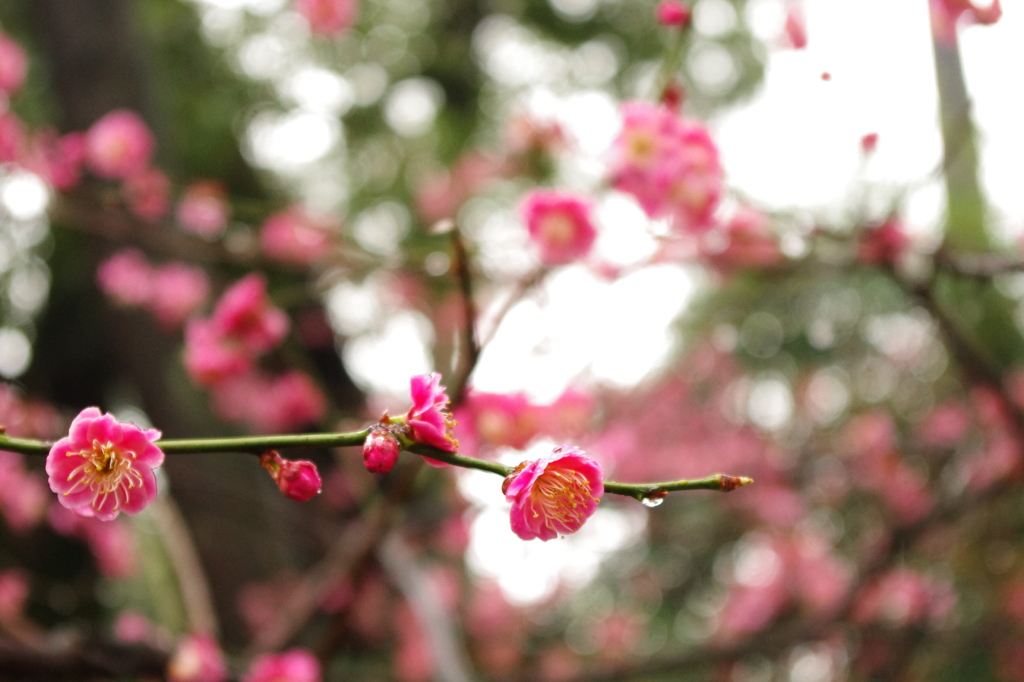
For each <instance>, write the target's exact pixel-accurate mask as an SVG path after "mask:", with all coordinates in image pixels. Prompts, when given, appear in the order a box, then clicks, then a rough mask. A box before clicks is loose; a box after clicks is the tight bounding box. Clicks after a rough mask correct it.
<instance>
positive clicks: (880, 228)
mask: <svg viewBox="0 0 1024 682" xmlns="http://www.w3.org/2000/svg"><path fill="white" fill-rule="evenodd" d="M909 247H910V237H909V236H907V233H906V232H905V231H904V229H903V224H902V223H901V222H900V221H899V220H898V219H896V218H890V219H889V220H886V221H885V222H884V223H882V224H881V225H877V226H874V227H869V228H867V229H866V230H864V232H863V233H862V234H861V237H860V244H859V245H858V248H857V257H858V258H860V260H861V261H862V262H864V263H868V264H870V265H895V264H897V263H898V262H899V261H900V259H901V258H902V257H903V254H905V253H906V251H907V249H908V248H909Z"/></svg>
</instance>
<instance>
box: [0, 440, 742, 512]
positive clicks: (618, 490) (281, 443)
mask: <svg viewBox="0 0 1024 682" xmlns="http://www.w3.org/2000/svg"><path fill="white" fill-rule="evenodd" d="M369 433H370V428H365V429H363V430H361V431H349V432H343V433H304V434H285V435H274V436H245V437H241V438H184V439H174V438H169V439H167V440H158V441H156V445H157V446H159V447H160V449H161V450H163V451H164V453H165V454H168V455H195V454H201V453H213V452H240V453H251V454H257V455H258V454H260V453H262V452H265V451H267V450H287V449H289V448H313V447H319V448H338V447H355V446H359V445H362V444H363V441H365V440H366V436H367V435H369ZM52 445H53V443H51V442H48V441H44V440H35V439H31V438H14V437H12V436H8V435H7V434H0V450H7V451H9V452H20V453H21V454H24V455H45V454H47V453H48V452H49V451H50V447H51V446H52ZM405 449H406V450H407V451H408V452H411V453H413V454H415V455H419V456H421V457H430V458H431V459H436V460H438V461H441V462H444V463H445V464H450V465H452V466H457V467H462V468H463V469H476V470H478V471H486V472H488V473H492V474H497V475H498V476H508V475H509V474H511V473H512V471H513V467H510V466H507V465H505V464H499V463H498V462H488V461H487V460H483V459H477V458H476V457H467V456H466V455H460V454H459V453H457V452H446V451H444V450H439V449H437V448H434V447H431V446H429V445H424V444H422V443H411V444H408V445H407V446H406V447H405ZM748 483H753V479H750V478H747V477H746V476H727V475H726V474H713V475H711V476H708V477H707V478H699V479H695V480H686V479H683V480H679V481H665V482H663V483H616V482H615V481H605V484H604V489H605V492H608V493H611V494H613V495H625V496H626V497H632V498H633V499H636V500H641V501H643V500H657V499H659V498H661V497H664V496H665V495H666V494H668V493H669V492H672V491H676V490H720V491H722V492H729V491H730V490H735V489H736V488H739V487H740V486H744V485H747V484H748Z"/></svg>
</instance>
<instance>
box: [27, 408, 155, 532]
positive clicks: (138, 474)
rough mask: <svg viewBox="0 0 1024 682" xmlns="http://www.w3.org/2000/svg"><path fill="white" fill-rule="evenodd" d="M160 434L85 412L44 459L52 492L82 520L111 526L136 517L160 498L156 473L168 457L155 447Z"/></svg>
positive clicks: (79, 415) (109, 417)
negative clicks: (124, 516)
mask: <svg viewBox="0 0 1024 682" xmlns="http://www.w3.org/2000/svg"><path fill="white" fill-rule="evenodd" d="M159 438H160V432H159V431H157V430H156V429H147V430H145V431H143V430H142V429H140V428H139V427H138V426H136V425H135V424H131V423H122V422H119V421H117V420H116V419H114V416H113V415H111V414H102V413H100V411H99V409H97V408H95V407H87V408H85V409H84V410H82V411H81V412H80V413H79V414H78V416H77V417H75V419H74V420H73V421H72V422H71V429H70V431H69V433H68V435H67V436H65V437H64V438H61V439H60V440H58V441H57V442H56V443H54V444H53V447H52V448H50V454H49V455H47V456H46V473H47V474H49V477H50V479H49V482H50V489H51V490H53V492H55V493H57V496H58V497H57V500H58V501H59V502H60V503H61V505H63V506H64V507H67V508H68V509H70V510H72V511H74V512H76V513H77V514H79V515H80V516H87V517H88V516H92V517H95V518H97V519H100V520H101V521H110V520H111V519H114V518H116V517H117V515H118V514H119V513H120V512H122V511H123V512H125V513H126V514H135V513H138V512H140V511H142V509H143V508H145V507H146V505H148V504H149V503H150V502H152V501H153V500H154V499H155V498H156V477H155V476H154V475H153V468H154V467H158V466H160V465H161V464H163V461H164V453H163V451H162V450H160V448H158V447H157V446H156V445H154V442H155V441H156V440H158V439H159Z"/></svg>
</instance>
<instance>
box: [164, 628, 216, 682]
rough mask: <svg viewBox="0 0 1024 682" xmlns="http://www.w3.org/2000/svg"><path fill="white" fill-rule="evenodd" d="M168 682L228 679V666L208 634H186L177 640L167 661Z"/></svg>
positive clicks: (201, 681)
mask: <svg viewBox="0 0 1024 682" xmlns="http://www.w3.org/2000/svg"><path fill="white" fill-rule="evenodd" d="M167 679H168V680H169V681H170V682H224V680H226V679H228V666H227V663H225V662H224V655H223V654H222V653H221V651H220V647H219V646H217V640H215V639H214V638H213V637H210V636H209V635H187V636H186V637H183V638H182V639H181V640H179V641H178V645H177V646H176V647H175V648H174V653H173V654H172V655H171V660H169V661H168V662H167Z"/></svg>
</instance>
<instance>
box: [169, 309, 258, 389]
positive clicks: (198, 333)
mask: <svg viewBox="0 0 1024 682" xmlns="http://www.w3.org/2000/svg"><path fill="white" fill-rule="evenodd" d="M184 361H185V369H186V370H187V371H188V375H189V376H190V377H191V378H192V380H193V381H194V382H196V383H197V384H199V385H200V386H213V385H216V384H219V383H221V382H223V381H225V380H227V379H230V378H232V377H237V376H241V375H243V374H245V373H246V372H248V371H249V370H250V369H251V368H252V365H253V358H252V355H251V353H249V351H248V350H247V349H246V348H245V347H244V346H243V345H242V344H241V343H240V342H238V341H237V340H235V339H233V338H231V337H229V336H227V335H225V334H224V333H223V332H222V331H221V329H220V328H219V326H218V325H217V324H216V323H215V322H214V321H213V320H201V319H195V320H190V321H189V322H188V324H187V325H186V326H185V350H184Z"/></svg>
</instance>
